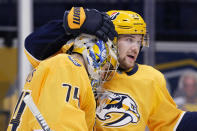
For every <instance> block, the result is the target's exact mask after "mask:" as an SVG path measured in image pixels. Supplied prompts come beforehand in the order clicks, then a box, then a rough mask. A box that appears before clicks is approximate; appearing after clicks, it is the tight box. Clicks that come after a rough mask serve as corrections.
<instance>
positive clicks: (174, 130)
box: [173, 111, 185, 131]
mask: <svg viewBox="0 0 197 131" xmlns="http://www.w3.org/2000/svg"><path fill="white" fill-rule="evenodd" d="M184 115H185V111H184V112H183V113H182V114H181V116H180V118H179V120H178V121H177V123H176V125H175V127H174V129H173V131H176V129H177V127H178V125H179V123H180V122H181V120H182V118H183V116H184Z"/></svg>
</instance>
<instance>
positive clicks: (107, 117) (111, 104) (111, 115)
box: [96, 91, 140, 127]
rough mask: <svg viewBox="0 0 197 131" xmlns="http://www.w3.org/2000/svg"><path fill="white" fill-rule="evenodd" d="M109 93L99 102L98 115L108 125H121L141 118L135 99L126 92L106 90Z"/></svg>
mask: <svg viewBox="0 0 197 131" xmlns="http://www.w3.org/2000/svg"><path fill="white" fill-rule="evenodd" d="M106 93H107V95H106V97H104V98H103V99H102V100H101V101H99V103H101V104H100V105H99V106H98V107H97V110H96V116H97V118H98V119H99V120H101V121H102V122H103V123H104V124H103V126H107V127H121V126H125V125H127V124H130V123H135V124H136V123H137V122H138V121H139V120H140V114H139V113H138V107H137V104H136V103H135V101H134V100H133V99H132V98H131V97H130V96H128V95H126V94H120V93H114V92H109V91H106Z"/></svg>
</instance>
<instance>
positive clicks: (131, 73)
mask: <svg viewBox="0 0 197 131" xmlns="http://www.w3.org/2000/svg"><path fill="white" fill-rule="evenodd" d="M137 71H138V64H136V63H135V65H134V67H133V69H131V70H129V71H127V72H126V73H127V75H128V76H131V75H133V74H135V73H136V72H137Z"/></svg>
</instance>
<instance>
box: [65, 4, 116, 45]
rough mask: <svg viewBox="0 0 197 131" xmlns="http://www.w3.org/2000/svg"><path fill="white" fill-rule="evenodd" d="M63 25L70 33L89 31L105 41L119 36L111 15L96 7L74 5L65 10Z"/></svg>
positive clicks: (77, 33)
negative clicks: (87, 7)
mask: <svg viewBox="0 0 197 131" xmlns="http://www.w3.org/2000/svg"><path fill="white" fill-rule="evenodd" d="M63 27H64V29H65V30H66V32H67V33H68V34H73V35H79V34H80V33H87V34H91V35H95V36H97V37H98V38H99V39H101V40H103V41H105V42H106V41H107V39H108V38H109V39H110V40H113V39H114V37H117V32H116V31H115V27H114V25H113V23H112V21H111V19H110V17H109V16H108V15H107V14H106V13H103V12H99V11H97V10H96V9H83V7H72V9H71V10H70V11H65V13H64V18H63Z"/></svg>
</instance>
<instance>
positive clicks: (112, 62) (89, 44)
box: [72, 34, 118, 89]
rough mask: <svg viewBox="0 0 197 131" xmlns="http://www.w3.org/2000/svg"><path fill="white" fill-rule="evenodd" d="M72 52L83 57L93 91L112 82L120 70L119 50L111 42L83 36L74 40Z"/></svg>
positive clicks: (86, 35)
mask: <svg viewBox="0 0 197 131" xmlns="http://www.w3.org/2000/svg"><path fill="white" fill-rule="evenodd" d="M72 52H77V53H79V54H81V55H82V56H83V58H84V61H85V66H86V69H87V71H88V74H89V77H90V80H91V85H92V87H93V89H96V87H99V86H100V84H102V83H103V82H105V81H108V80H110V79H111V78H112V77H113V75H114V74H115V72H116V70H117V68H118V61H117V48H116V46H115V45H114V44H113V43H112V42H111V41H110V40H108V41H107V42H106V43H105V42H103V41H102V40H99V39H98V38H97V37H95V36H93V35H88V34H81V35H80V36H78V37H77V38H76V39H75V40H74V49H73V51H72Z"/></svg>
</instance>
